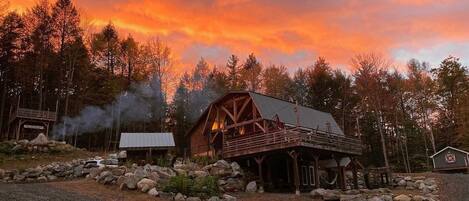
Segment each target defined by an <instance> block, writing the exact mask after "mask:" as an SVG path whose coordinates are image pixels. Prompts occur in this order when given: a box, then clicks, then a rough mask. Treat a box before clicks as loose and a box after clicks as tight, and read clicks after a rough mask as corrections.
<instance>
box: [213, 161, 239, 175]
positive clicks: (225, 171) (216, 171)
mask: <svg viewBox="0 0 469 201" xmlns="http://www.w3.org/2000/svg"><path fill="white" fill-rule="evenodd" d="M225 162H226V161H225ZM228 166H229V165H228ZM209 172H210V175H212V176H217V177H226V176H230V175H231V174H232V173H233V171H232V170H231V167H230V168H226V167H220V166H213V167H211V168H210V171H209Z"/></svg>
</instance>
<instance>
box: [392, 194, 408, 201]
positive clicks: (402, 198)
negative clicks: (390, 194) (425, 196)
mask: <svg viewBox="0 0 469 201" xmlns="http://www.w3.org/2000/svg"><path fill="white" fill-rule="evenodd" d="M394 200H395V201H411V200H412V198H410V197H409V196H407V195H404V194H401V195H398V196H396V197H394Z"/></svg>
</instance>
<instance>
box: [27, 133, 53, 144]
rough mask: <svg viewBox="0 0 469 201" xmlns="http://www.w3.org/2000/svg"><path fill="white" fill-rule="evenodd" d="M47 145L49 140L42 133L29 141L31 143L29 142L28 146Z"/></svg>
mask: <svg viewBox="0 0 469 201" xmlns="http://www.w3.org/2000/svg"><path fill="white" fill-rule="evenodd" d="M48 143H49V140H48V139H47V137H46V136H45V135H44V133H39V135H37V137H36V138H34V139H33V140H31V142H29V144H31V145H35V146H45V145H47V144H48Z"/></svg>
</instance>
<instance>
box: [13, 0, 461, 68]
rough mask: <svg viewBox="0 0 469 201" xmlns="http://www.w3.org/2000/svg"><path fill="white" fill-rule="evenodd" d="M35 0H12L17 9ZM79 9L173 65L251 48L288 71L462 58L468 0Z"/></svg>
mask: <svg viewBox="0 0 469 201" xmlns="http://www.w3.org/2000/svg"><path fill="white" fill-rule="evenodd" d="M35 2H36V0H12V1H10V6H11V8H12V9H14V10H18V11H24V10H25V9H27V8H29V7H31V6H32V5H34V4H35ZM74 2H75V4H76V5H77V7H78V8H79V9H80V11H81V12H82V17H83V18H84V19H86V20H87V21H90V22H92V23H93V24H94V25H95V26H97V27H101V26H103V25H105V24H107V23H108V22H109V21H112V22H113V24H114V25H115V26H116V27H117V28H118V29H119V31H120V33H122V35H123V36H126V35H127V34H132V36H134V37H135V38H137V39H138V40H140V41H144V40H146V39H147V38H149V37H154V36H159V37H160V38H161V39H162V40H163V41H165V42H166V43H168V45H169V46H170V47H171V48H172V50H173V52H174V53H175V56H176V59H177V62H178V65H177V66H178V68H181V69H190V68H191V67H192V66H194V65H195V63H196V62H197V60H198V59H199V58H200V57H204V58H205V59H206V60H208V61H209V63H211V64H218V65H223V64H224V63H225V62H226V60H227V58H228V56H229V55H231V54H236V55H238V56H240V57H241V58H242V59H243V60H244V58H245V57H246V56H247V55H248V54H249V53H251V52H253V53H254V54H255V55H256V56H258V57H259V59H260V60H261V62H262V63H263V64H264V65H269V64H283V65H285V66H287V67H288V68H289V69H290V71H293V70H294V69H296V68H298V67H305V66H309V65H311V64H312V63H313V62H314V60H315V59H316V58H317V57H318V56H323V57H325V58H326V59H327V60H328V61H329V62H330V63H331V64H332V65H333V66H334V67H338V68H342V69H349V66H350V58H351V57H352V56H353V55H355V54H358V53H368V52H375V53H379V54H382V55H384V56H386V57H388V58H389V59H391V60H393V61H394V64H395V65H396V66H402V65H403V64H405V63H406V61H407V60H409V59H410V58H416V59H419V60H422V61H428V62H430V64H431V65H432V66H436V65H438V63H439V62H440V61H441V60H442V59H443V58H445V57H447V56H448V55H453V56H457V57H461V59H462V62H463V63H464V64H465V65H469V19H468V18H469V13H468V11H469V1H453V0H440V1H433V0H409V1H407V0H388V1H375V0H370V1H366V0H351V1H341V0H337V1H331V0H324V1H288V0H286V1H274V0H272V1H264V0H226V1H225V0H223V1H215V0H201V1H182V0H181V1H179V0H171V1H162V0H158V1H153V0H138V1H137V0H135V1H133V0H76V1H74Z"/></svg>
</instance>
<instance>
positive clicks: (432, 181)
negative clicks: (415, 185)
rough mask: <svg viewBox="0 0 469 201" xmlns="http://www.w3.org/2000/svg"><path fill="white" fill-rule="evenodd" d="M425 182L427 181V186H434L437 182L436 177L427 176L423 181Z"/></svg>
mask: <svg viewBox="0 0 469 201" xmlns="http://www.w3.org/2000/svg"><path fill="white" fill-rule="evenodd" d="M423 183H425V185H427V186H432V185H435V184H436V181H435V179H434V178H427V179H425V180H424V181H423Z"/></svg>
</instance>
